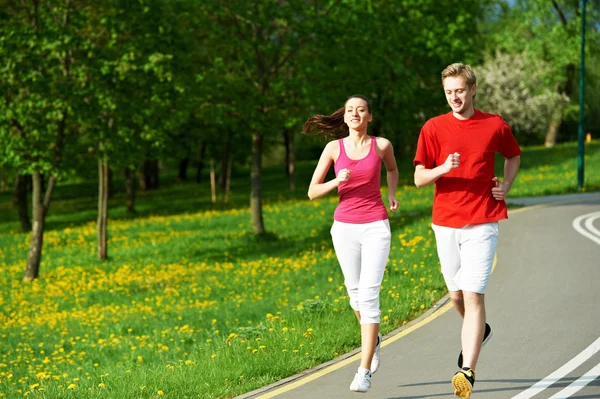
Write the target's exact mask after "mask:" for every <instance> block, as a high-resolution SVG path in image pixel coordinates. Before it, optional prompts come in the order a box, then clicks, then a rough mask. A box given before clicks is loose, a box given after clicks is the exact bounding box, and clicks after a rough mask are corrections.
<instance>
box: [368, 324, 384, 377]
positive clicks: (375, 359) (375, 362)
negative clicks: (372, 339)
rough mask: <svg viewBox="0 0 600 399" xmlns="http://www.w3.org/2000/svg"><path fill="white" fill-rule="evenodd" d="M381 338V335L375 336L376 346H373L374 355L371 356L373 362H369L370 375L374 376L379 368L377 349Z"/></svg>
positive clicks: (379, 346)
mask: <svg viewBox="0 0 600 399" xmlns="http://www.w3.org/2000/svg"><path fill="white" fill-rule="evenodd" d="M382 340H383V337H382V336H381V334H377V345H375V353H374V354H373V360H371V374H374V373H375V372H376V371H377V369H378V368H379V349H380V348H381V341H382Z"/></svg>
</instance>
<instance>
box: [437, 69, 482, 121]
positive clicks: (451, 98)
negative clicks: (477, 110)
mask: <svg viewBox="0 0 600 399" xmlns="http://www.w3.org/2000/svg"><path fill="white" fill-rule="evenodd" d="M444 93H445V94H446V100H447V101H448V104H449V105H450V108H452V112H454V113H455V114H460V115H464V114H471V113H472V112H473V97H475V85H472V86H471V87H469V86H468V85H467V82H466V80H465V78H463V77H462V76H451V77H447V78H446V79H444ZM469 116H470V115H469Z"/></svg>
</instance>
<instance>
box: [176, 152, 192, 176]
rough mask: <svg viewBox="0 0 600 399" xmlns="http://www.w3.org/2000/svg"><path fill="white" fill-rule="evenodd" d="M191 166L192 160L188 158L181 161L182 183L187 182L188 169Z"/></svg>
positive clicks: (180, 174) (180, 173)
mask: <svg viewBox="0 0 600 399" xmlns="http://www.w3.org/2000/svg"><path fill="white" fill-rule="evenodd" d="M189 164H190V158H189V157H186V158H184V159H182V160H181V161H179V174H178V176H177V177H178V178H179V180H181V181H187V169H188V165H189Z"/></svg>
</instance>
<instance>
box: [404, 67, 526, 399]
mask: <svg viewBox="0 0 600 399" xmlns="http://www.w3.org/2000/svg"><path fill="white" fill-rule="evenodd" d="M442 85H443V87H444V92H445V94H446V100H447V101H448V104H449V105H450V108H451V112H449V113H447V114H444V115H440V116H437V117H435V118H432V119H430V120H428V121H427V122H426V123H425V125H424V126H423V128H422V129H421V134H420V136H419V142H418V145H417V153H416V156H415V159H414V161H413V164H414V165H415V185H416V186H417V187H423V186H427V185H429V184H433V183H435V196H434V201H433V215H432V229H433V230H434V232H435V237H436V243H437V248H438V256H439V259H440V264H441V267H442V273H443V275H444V280H445V281H446V285H447V286H448V290H449V291H450V298H451V299H452V302H453V305H454V308H455V309H456V311H457V312H458V314H459V315H460V316H461V317H462V318H463V324H462V332H461V342H462V351H461V353H460V355H459V359H458V367H459V370H458V371H457V372H456V374H455V375H454V377H453V378H452V385H453V387H454V394H455V395H456V396H458V397H459V398H463V399H468V398H470V396H471V392H472V390H473V385H474V383H475V367H476V365H477V359H478V357H479V352H480V351H481V346H482V344H483V341H487V339H489V338H490V337H491V328H490V326H489V325H488V324H487V323H486V314H485V302H484V296H485V289H486V286H487V283H488V280H489V277H490V274H491V271H492V264H493V261H494V256H495V252H496V243H497V241H498V220H501V219H506V218H507V217H508V216H507V210H506V203H505V202H504V197H505V196H506V194H507V193H508V191H509V190H510V188H511V186H512V183H513V181H514V179H515V177H516V176H517V171H518V170H519V164H520V161H521V157H520V155H521V149H520V148H519V145H518V144H517V142H516V140H515V138H514V136H513V134H512V132H511V130H510V127H509V126H508V124H507V123H506V121H505V120H504V119H502V117H500V116H499V115H494V114H487V113H484V112H481V111H479V110H476V109H474V106H473V101H474V99H475V93H476V77H475V73H474V72H473V70H472V69H471V68H470V67H469V66H468V65H464V64H461V63H456V64H451V65H449V66H448V67H447V68H446V69H444V71H443V72H442ZM496 152H499V153H500V154H502V156H504V158H505V162H504V181H503V182H502V181H501V180H500V179H498V178H497V177H495V176H494V154H495V153H496Z"/></svg>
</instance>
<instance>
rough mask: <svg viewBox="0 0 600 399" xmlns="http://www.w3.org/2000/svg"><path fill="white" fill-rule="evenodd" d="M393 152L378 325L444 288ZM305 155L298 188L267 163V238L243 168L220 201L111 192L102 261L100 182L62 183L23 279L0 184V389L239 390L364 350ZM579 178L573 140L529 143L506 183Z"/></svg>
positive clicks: (6, 392) (567, 188) (181, 187)
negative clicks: (392, 195)
mask: <svg viewBox="0 0 600 399" xmlns="http://www.w3.org/2000/svg"><path fill="white" fill-rule="evenodd" d="M586 152H587V157H586V176H587V179H586V190H589V191H597V190H600V144H599V143H593V144H590V145H588V146H587V148H586ZM398 163H399V167H400V170H401V184H400V188H399V192H398V199H399V201H400V203H401V208H400V209H401V210H400V212H399V213H398V214H397V215H393V216H391V218H390V223H391V226H392V251H391V255H390V261H389V263H388V268H387V270H386V274H385V277H384V282H383V288H382V291H381V309H382V325H381V327H382V330H383V332H384V333H385V332H389V331H391V330H393V329H395V328H397V327H399V326H401V325H403V324H405V323H407V322H408V321H410V320H412V319H413V318H415V317H417V316H418V315H420V314H421V313H423V312H424V311H425V310H426V309H428V308H429V307H431V305H432V304H433V303H435V302H436V301H437V300H438V299H439V298H441V297H442V296H443V295H444V294H445V285H444V282H443V279H442V277H441V274H440V273H439V272H438V268H439V264H438V261H437V256H436V254H435V242H434V239H433V234H432V232H431V230H430V228H429V222H430V212H431V203H432V196H433V190H432V188H431V187H429V188H426V189H422V190H417V189H416V188H414V186H413V185H412V165H411V159H399V160H398ZM313 167H314V162H307V163H302V164H300V165H298V185H299V187H298V190H297V192H296V193H289V191H288V190H287V188H286V187H287V181H286V178H285V175H284V173H283V168H272V169H267V170H266V171H265V176H264V194H265V205H264V212H265V214H264V217H265V225H266V227H267V229H268V230H269V234H268V235H266V236H265V237H260V238H257V237H255V236H254V235H253V234H252V229H251V225H250V214H249V210H248V205H247V204H248V188H249V178H248V177H247V171H243V170H242V171H237V174H236V175H235V176H234V179H233V182H232V192H233V196H232V198H231V200H230V202H229V203H228V204H221V203H219V204H216V205H213V204H212V203H211V202H210V193H209V186H208V184H206V183H202V184H195V183H177V182H176V181H175V180H174V178H173V177H172V174H171V173H170V172H169V171H167V173H166V176H164V178H163V180H162V187H161V189H159V190H157V191H154V192H147V193H140V195H139V198H138V204H137V208H138V214H137V216H135V217H130V216H126V215H125V207H124V197H123V194H122V193H117V194H115V196H114V198H113V199H112V200H111V202H110V209H109V213H110V217H111V221H110V222H109V238H110V241H109V256H110V259H109V260H108V261H106V262H99V261H97V259H96V231H95V217H96V198H95V194H96V186H95V183H93V182H92V183H89V182H80V183H71V184H62V185H60V186H59V187H58V189H57V192H56V196H55V198H54V201H53V203H52V205H51V207H50V214H49V216H48V229H47V232H46V235H45V242H44V255H43V263H42V268H41V278H40V279H38V280H36V281H34V282H33V283H32V284H27V285H24V284H22V283H21V276H22V272H23V269H24V265H25V259H26V256H27V248H28V234H25V233H20V232H18V222H17V218H16V210H14V209H13V208H12V206H11V203H10V200H11V198H10V193H1V194H0V270H1V271H2V272H1V273H0V305H1V306H0V397H2V396H4V397H22V396H32V397H45V398H81V397H90V398H153V397H169V398H178V399H179V398H221V397H233V396H236V395H238V394H241V393H243V392H247V391H250V390H252V389H254V388H257V387H260V386H263V385H266V384H269V383H271V382H274V381H277V380H279V379H281V378H284V377H286V376H289V375H291V374H294V373H296V372H299V371H301V370H304V369H307V368H309V367H312V366H315V365H317V364H320V363H322V362H325V361H327V360H330V359H332V358H334V357H336V356H338V355H340V354H342V353H345V352H348V351H350V350H352V349H353V348H356V347H357V346H359V344H360V337H359V334H358V331H359V329H358V325H357V322H356V320H355V319H354V316H353V314H352V312H351V310H350V308H349V304H348V297H347V295H346V291H345V288H344V286H343V276H342V274H341V271H340V270H339V266H338V264H337V261H336V258H335V254H334V253H333V249H332V245H331V240H330V235H329V228H330V226H331V223H332V214H333V210H334V209H335V206H336V204H337V197H336V196H335V195H330V196H328V197H327V198H324V199H321V200H317V201H312V202H311V201H308V199H307V198H306V188H307V185H308V181H309V180H310V175H311V173H312V168H313ZM498 169H499V170H501V165H498ZM499 174H500V175H501V172H499ZM576 180H577V176H576V145H574V144H566V145H561V146H558V147H556V148H554V149H545V148H528V149H526V150H525V152H524V155H523V162H522V169H521V171H520V174H519V177H518V180H517V183H516V184H515V185H514V187H513V191H512V192H511V195H512V196H530V195H547V194H560V193H568V192H575V191H576ZM120 184H121V182H119V181H115V187H116V188H117V189H118V188H119V185H120Z"/></svg>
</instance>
